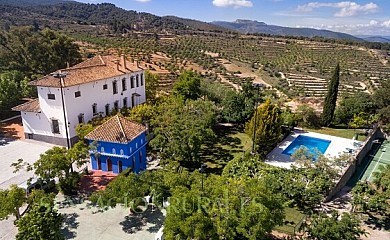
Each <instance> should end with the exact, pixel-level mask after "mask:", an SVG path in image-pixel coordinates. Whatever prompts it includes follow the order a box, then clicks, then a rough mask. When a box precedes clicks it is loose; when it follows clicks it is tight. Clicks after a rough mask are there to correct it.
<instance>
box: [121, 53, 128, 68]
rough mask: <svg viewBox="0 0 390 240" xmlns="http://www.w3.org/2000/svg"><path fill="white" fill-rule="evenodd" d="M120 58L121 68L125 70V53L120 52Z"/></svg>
mask: <svg viewBox="0 0 390 240" xmlns="http://www.w3.org/2000/svg"><path fill="white" fill-rule="evenodd" d="M121 60H122V65H123V68H124V69H125V70H126V68H127V67H126V58H125V54H121Z"/></svg>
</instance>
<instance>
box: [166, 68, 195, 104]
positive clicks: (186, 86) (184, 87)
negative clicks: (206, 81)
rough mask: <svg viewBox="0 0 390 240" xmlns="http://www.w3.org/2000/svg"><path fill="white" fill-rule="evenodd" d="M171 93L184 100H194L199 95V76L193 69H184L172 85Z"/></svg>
mask: <svg viewBox="0 0 390 240" xmlns="http://www.w3.org/2000/svg"><path fill="white" fill-rule="evenodd" d="M172 92H173V94H174V95H175V96H177V97H182V98H183V99H184V100H186V99H192V100H196V99H198V97H200V94H201V89H200V77H199V76H198V75H197V74H196V73H195V72H193V71H184V72H183V73H182V74H180V76H179V78H178V80H177V82H176V83H175V84H174V85H173V90H172Z"/></svg>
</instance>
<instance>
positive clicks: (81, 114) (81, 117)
mask: <svg viewBox="0 0 390 240" xmlns="http://www.w3.org/2000/svg"><path fill="white" fill-rule="evenodd" d="M78 119H79V123H84V113H80V114H79V116H78Z"/></svg>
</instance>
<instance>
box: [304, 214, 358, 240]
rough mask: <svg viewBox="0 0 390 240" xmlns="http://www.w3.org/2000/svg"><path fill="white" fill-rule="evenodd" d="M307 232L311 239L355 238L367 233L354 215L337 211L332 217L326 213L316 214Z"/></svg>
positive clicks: (353, 239) (345, 239)
mask: <svg viewBox="0 0 390 240" xmlns="http://www.w3.org/2000/svg"><path fill="white" fill-rule="evenodd" d="M306 232H307V234H308V237H309V238H310V239H321V240H339V239H344V240H355V239H359V237H360V236H361V235H364V234H365V231H364V230H363V229H362V227H361V226H360V221H359V220H358V219H357V218H356V217H355V216H354V215H351V214H349V213H343V214H342V215H341V216H340V215H339V214H338V213H337V212H336V211H334V212H332V215H331V216H330V217H328V216H326V215H325V214H319V215H314V216H313V217H312V218H311V220H310V224H309V225H308V226H307V228H306Z"/></svg>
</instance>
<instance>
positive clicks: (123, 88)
mask: <svg viewBox="0 0 390 240" xmlns="http://www.w3.org/2000/svg"><path fill="white" fill-rule="evenodd" d="M126 90H127V86H126V78H123V79H122V91H126Z"/></svg>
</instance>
